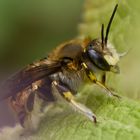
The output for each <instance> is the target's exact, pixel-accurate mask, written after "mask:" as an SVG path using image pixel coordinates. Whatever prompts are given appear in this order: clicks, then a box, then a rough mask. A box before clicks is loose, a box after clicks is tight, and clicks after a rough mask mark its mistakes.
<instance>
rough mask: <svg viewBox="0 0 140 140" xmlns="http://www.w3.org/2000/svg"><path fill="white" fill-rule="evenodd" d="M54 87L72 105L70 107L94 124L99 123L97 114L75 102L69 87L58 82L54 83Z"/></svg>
mask: <svg viewBox="0 0 140 140" xmlns="http://www.w3.org/2000/svg"><path fill="white" fill-rule="evenodd" d="M53 86H55V88H56V89H57V90H58V92H59V94H60V95H61V96H62V97H63V98H64V99H65V100H66V101H67V102H69V103H70V105H71V106H72V107H73V108H74V109H76V110H77V111H78V112H80V113H82V114H83V115H85V116H86V117H87V118H89V119H90V120H91V121H93V122H95V123H96V122H97V120H96V116H95V114H94V113H93V112H92V111H91V110H90V109H89V108H87V107H86V106H84V105H83V104H81V103H78V102H76V101H75V100H74V96H73V94H72V92H71V91H70V90H69V88H68V87H66V85H64V84H60V83H59V82H57V81H54V82H53Z"/></svg>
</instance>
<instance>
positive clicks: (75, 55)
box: [0, 4, 120, 127]
mask: <svg viewBox="0 0 140 140" xmlns="http://www.w3.org/2000/svg"><path fill="white" fill-rule="evenodd" d="M117 7H118V4H117V5H116V6H115V8H114V10H113V13H112V15H111V18H110V20H109V23H108V26H107V29H106V34H105V36H104V24H102V28H101V38H97V39H94V40H92V39H90V38H88V39H84V40H83V39H75V40H71V41H68V42H66V43H63V44H61V45H60V46H58V47H57V48H56V49H55V50H54V51H53V52H52V53H50V54H49V55H48V57H47V58H44V59H41V60H39V61H37V62H34V63H32V64H30V65H28V66H27V67H25V68H24V69H22V70H21V71H19V72H17V73H16V74H15V75H13V76H12V77H10V78H9V79H7V80H6V81H5V82H4V83H3V84H2V85H1V87H0V100H4V99H7V98H9V100H10V104H11V106H12V108H13V109H14V110H15V112H16V114H17V116H18V119H19V122H20V124H21V125H22V126H23V127H25V124H26V119H27V118H28V117H29V116H30V114H31V113H32V112H33V110H34V109H36V105H35V100H36V99H39V100H40V101H41V102H43V103H44V102H45V103H50V102H51V103H53V102H55V100H56V98H55V95H54V92H53V91H54V88H55V90H57V94H59V96H61V97H62V98H63V99H64V100H66V101H67V102H68V103H69V104H71V105H72V106H73V107H74V108H75V109H76V110H78V111H80V112H81V113H82V114H83V115H85V116H86V117H88V118H89V119H90V120H91V121H93V122H96V115H95V114H94V113H93V112H92V111H91V110H90V109H88V108H87V107H86V106H84V105H82V104H80V103H78V102H76V101H75V100H74V96H75V95H76V94H77V91H78V89H79V87H80V85H81V84H83V83H84V82H87V81H90V82H92V83H94V84H96V85H98V86H100V87H102V88H103V89H105V90H106V91H107V92H106V93H107V94H108V95H109V96H115V97H119V96H118V95H116V94H114V93H113V92H112V91H111V90H110V89H109V88H108V87H107V86H106V84H105V83H106V72H108V71H112V72H114V73H119V67H118V62H119V57H120V56H119V54H118V53H117V52H116V50H115V48H114V47H113V46H112V45H111V44H109V43H108V35H109V30H110V27H111V23H112V21H113V18H114V15H115V13H116V10H117ZM99 73H100V74H101V79H100V80H99V79H98V78H97V76H98V74H99ZM55 94H56V93H55ZM46 105H47V104H46Z"/></svg>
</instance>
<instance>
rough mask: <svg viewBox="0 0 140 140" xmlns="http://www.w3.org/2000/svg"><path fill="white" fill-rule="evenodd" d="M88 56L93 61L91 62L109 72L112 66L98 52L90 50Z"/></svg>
mask: <svg viewBox="0 0 140 140" xmlns="http://www.w3.org/2000/svg"><path fill="white" fill-rule="evenodd" d="M88 55H89V57H90V59H91V61H92V62H93V63H94V64H95V65H96V66H97V67H98V68H100V69H102V70H106V71H109V70H110V65H109V64H108V63H107V61H106V60H105V59H104V58H103V56H102V55H101V54H100V53H98V52H96V51H95V50H93V49H89V50H88Z"/></svg>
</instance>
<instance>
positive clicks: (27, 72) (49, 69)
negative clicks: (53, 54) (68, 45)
mask: <svg viewBox="0 0 140 140" xmlns="http://www.w3.org/2000/svg"><path fill="white" fill-rule="evenodd" d="M60 69H61V63H60V62H49V63H46V62H45V63H42V62H38V63H34V64H32V65H29V66H27V67H26V68H24V69H23V70H21V71H19V72H18V73H16V74H15V75H13V76H12V77H10V78H9V79H7V80H6V81H5V82H4V83H3V84H2V85H1V86H0V101H1V100H4V99H6V98H8V97H10V96H14V95H16V94H17V93H18V92H20V91H22V90H23V89H25V88H26V87H28V86H29V85H31V84H32V83H33V82H35V81H38V80H40V79H42V78H44V77H46V76H49V75H51V74H53V73H55V72H58V71H60Z"/></svg>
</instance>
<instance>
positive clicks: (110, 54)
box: [85, 4, 119, 73]
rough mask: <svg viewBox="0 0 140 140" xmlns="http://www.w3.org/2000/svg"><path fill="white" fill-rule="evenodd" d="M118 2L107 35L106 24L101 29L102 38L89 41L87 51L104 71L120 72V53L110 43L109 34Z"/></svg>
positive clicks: (91, 58)
mask: <svg viewBox="0 0 140 140" xmlns="http://www.w3.org/2000/svg"><path fill="white" fill-rule="evenodd" d="M117 7H118V4H117V5H116V6H115V8H114V11H113V13H112V16H111V18H110V21H109V23H108V26H107V29H106V35H105V37H104V24H102V29H101V39H95V40H92V41H90V42H89V43H88V45H87V47H86V50H85V53H86V55H87V56H88V57H89V59H90V61H91V62H92V63H94V65H96V66H97V67H98V68H99V69H102V70H104V71H112V72H115V73H119V67H118V65H117V63H118V61H119V55H118V53H117V52H116V50H115V48H114V47H113V46H112V45H111V44H110V43H108V35H109V30H110V27H111V23H112V21H113V18H114V15H115V13H116V10H117Z"/></svg>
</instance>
